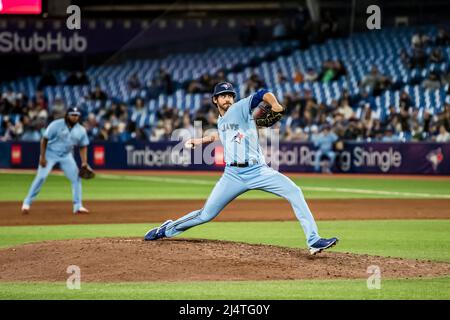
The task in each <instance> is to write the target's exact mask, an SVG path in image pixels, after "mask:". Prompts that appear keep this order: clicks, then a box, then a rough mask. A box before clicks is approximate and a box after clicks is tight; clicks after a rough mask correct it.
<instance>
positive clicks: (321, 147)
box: [312, 125, 338, 173]
mask: <svg viewBox="0 0 450 320" xmlns="http://www.w3.org/2000/svg"><path fill="white" fill-rule="evenodd" d="M337 140H338V137H337V136H336V134H335V133H334V132H333V131H331V128H330V126H329V125H324V126H323V128H322V133H321V134H319V135H314V136H313V137H312V142H313V143H314V146H315V147H317V148H318V150H317V151H316V157H315V164H314V170H315V171H316V172H319V171H322V172H325V173H331V168H332V167H333V165H334V160H335V158H336V153H335V152H334V151H333V149H334V143H335V142H336V141H337Z"/></svg>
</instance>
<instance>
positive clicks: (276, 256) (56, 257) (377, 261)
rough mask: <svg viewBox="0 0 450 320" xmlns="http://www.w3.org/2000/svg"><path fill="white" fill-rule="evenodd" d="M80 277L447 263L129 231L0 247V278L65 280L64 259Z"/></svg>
mask: <svg viewBox="0 0 450 320" xmlns="http://www.w3.org/2000/svg"><path fill="white" fill-rule="evenodd" d="M70 265H77V266H79V267H80V269H81V281H88V282H124V281H201V280H284V279H343V278H346V279H352V278H367V277H368V274H367V268H368V267H369V266H371V265H377V266H379V267H380V269H381V275H382V277H383V278H405V277H432V276H443V275H450V264H447V263H436V262H430V261H416V260H405V259H392V258H382V257H373V256H368V255H355V254H348V253H336V252H327V253H322V254H320V255H317V256H310V255H309V253H308V252H307V251H306V250H305V249H290V248H283V247H277V246H268V245H251V244H246V243H236V242H225V241H211V240H186V239H166V240H162V241H161V240H160V241H153V242H144V241H142V240H141V239H137V238H128V239H126V238H102V239H81V240H66V241H48V242H41V243H34V244H26V245H20V246H16V247H11V248H7V249H2V250H0V281H66V279H67V278H68V277H69V274H67V273H66V270H67V267H68V266H70Z"/></svg>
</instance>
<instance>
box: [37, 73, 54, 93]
mask: <svg viewBox="0 0 450 320" xmlns="http://www.w3.org/2000/svg"><path fill="white" fill-rule="evenodd" d="M57 84H58V81H57V80H56V77H55V75H54V74H53V72H50V71H46V72H44V74H43V75H42V77H41V79H39V82H38V85H37V88H38V89H39V90H42V89H44V87H46V86H56V85H57Z"/></svg>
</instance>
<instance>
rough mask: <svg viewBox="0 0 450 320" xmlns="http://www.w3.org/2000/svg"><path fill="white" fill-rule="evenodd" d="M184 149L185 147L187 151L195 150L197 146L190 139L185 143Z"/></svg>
mask: <svg viewBox="0 0 450 320" xmlns="http://www.w3.org/2000/svg"><path fill="white" fill-rule="evenodd" d="M184 147H185V148H186V149H194V148H195V145H194V144H193V143H192V140H191V139H189V140H187V141H186V142H185V143H184Z"/></svg>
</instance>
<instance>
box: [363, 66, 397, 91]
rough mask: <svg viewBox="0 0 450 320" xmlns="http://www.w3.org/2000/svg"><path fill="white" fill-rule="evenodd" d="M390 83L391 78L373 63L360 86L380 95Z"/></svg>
mask: <svg viewBox="0 0 450 320" xmlns="http://www.w3.org/2000/svg"><path fill="white" fill-rule="evenodd" d="M391 84H392V81H391V79H390V78H389V77H388V76H385V75H383V74H381V73H380V71H379V70H378V68H377V67H376V66H375V65H374V66H372V69H371V70H370V73H369V74H367V75H366V76H365V77H364V78H363V80H362V81H361V87H363V88H365V87H368V88H369V90H370V91H371V92H372V94H373V95H374V96H378V95H380V94H381V93H382V92H383V91H384V90H386V89H387V88H389V86H390V85H391Z"/></svg>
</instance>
